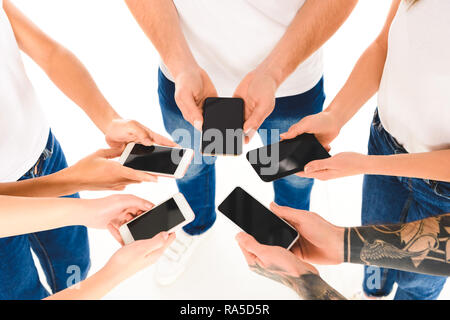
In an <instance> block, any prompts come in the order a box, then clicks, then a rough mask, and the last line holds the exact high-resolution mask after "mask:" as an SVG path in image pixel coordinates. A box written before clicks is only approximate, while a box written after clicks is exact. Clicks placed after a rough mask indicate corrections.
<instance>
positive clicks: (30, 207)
mask: <svg viewBox="0 0 450 320" xmlns="http://www.w3.org/2000/svg"><path fill="white" fill-rule="evenodd" d="M88 201H90V200H81V199H67V198H60V199H58V198H21V197H8V196H0V207H1V208H2V209H1V211H0V237H9V236H15V235H20V234H27V233H31V232H38V231H44V230H50V229H55V228H60V227H65V226H70V225H78V224H82V223H81V216H82V214H83V213H85V211H86V210H87V207H86V204H87V202H88Z"/></svg>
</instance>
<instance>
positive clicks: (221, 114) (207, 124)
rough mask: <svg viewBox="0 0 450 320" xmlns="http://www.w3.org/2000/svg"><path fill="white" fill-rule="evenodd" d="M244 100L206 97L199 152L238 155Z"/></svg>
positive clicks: (242, 137)
mask: <svg viewBox="0 0 450 320" xmlns="http://www.w3.org/2000/svg"><path fill="white" fill-rule="evenodd" d="M243 126H244V100H242V99H240V98H207V99H206V100H205V103H204V105H203V128H202V141H201V150H200V151H201V153H202V154H204V155H212V156H215V155H235V156H236V155H240V154H242V147H243V143H244V132H243Z"/></svg>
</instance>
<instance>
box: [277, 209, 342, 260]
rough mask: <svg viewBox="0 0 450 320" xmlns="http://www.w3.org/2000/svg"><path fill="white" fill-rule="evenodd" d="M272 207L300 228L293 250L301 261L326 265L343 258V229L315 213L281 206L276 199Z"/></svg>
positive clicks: (292, 224)
mask: <svg viewBox="0 0 450 320" xmlns="http://www.w3.org/2000/svg"><path fill="white" fill-rule="evenodd" d="M270 210H271V211H272V212H273V213H275V214H276V215H277V216H279V217H280V218H281V219H283V220H285V221H286V222H288V223H289V224H290V225H291V226H293V227H294V228H295V229H296V230H297V232H298V234H299V239H298V241H297V242H296V243H295V244H294V245H293V246H292V248H291V251H292V252H293V253H294V254H295V255H296V256H297V257H299V258H300V259H301V260H304V261H307V262H310V263H316V264H327V265H331V264H339V263H342V262H343V261H344V228H340V227H337V226H335V225H333V224H331V223H329V222H328V221H326V220H325V219H323V218H322V217H321V216H319V215H318V214H315V213H313V212H308V211H304V210H296V209H292V208H289V207H281V206H278V205H277V204H276V203H274V202H272V203H271V205H270Z"/></svg>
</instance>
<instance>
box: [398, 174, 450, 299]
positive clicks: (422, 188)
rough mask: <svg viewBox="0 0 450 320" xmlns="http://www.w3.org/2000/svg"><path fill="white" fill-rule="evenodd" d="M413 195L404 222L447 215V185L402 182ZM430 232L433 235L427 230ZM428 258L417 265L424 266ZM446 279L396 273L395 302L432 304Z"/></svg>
mask: <svg viewBox="0 0 450 320" xmlns="http://www.w3.org/2000/svg"><path fill="white" fill-rule="evenodd" d="M404 183H405V184H407V185H408V187H409V188H410V189H411V190H412V192H413V194H414V202H413V203H412V205H411V207H410V209H409V212H408V216H407V219H406V221H407V222H411V221H416V220H421V219H426V218H429V217H431V216H435V215H440V214H444V213H448V212H450V183H447V182H438V181H425V180H422V179H405V182H404ZM430 232H433V231H432V230H430ZM427 258H428V255H427V256H426V257H424V259H423V260H421V261H416V263H426V260H427ZM446 280H447V277H438V276H431V275H425V274H418V273H413V272H403V271H399V272H398V275H397V284H398V289H397V292H396V294H395V299H396V300H434V299H436V298H437V297H438V296H439V294H440V292H441V291H442V289H443V287H444V285H445V282H446Z"/></svg>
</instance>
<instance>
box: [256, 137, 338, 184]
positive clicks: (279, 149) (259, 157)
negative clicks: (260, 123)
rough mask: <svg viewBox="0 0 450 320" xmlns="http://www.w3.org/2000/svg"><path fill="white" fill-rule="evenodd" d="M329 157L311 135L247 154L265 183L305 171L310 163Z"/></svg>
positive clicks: (284, 141)
mask: <svg viewBox="0 0 450 320" xmlns="http://www.w3.org/2000/svg"><path fill="white" fill-rule="evenodd" d="M329 157H330V154H329V153H328V152H327V151H326V150H325V149H324V147H323V146H322V145H321V144H320V142H319V141H318V140H317V139H316V137H315V136H314V135H312V134H309V133H304V134H302V135H300V136H298V137H295V138H293V139H289V140H283V141H281V142H278V143H274V144H271V145H268V146H264V147H262V148H259V149H255V150H251V151H249V152H248V153H247V160H248V161H249V162H250V164H251V165H252V167H253V169H254V170H255V171H256V173H257V174H258V176H259V177H260V178H261V180H263V181H265V182H271V181H274V180H278V179H281V178H284V177H286V176H289V175H292V174H295V173H297V172H300V171H303V170H304V168H305V165H306V164H308V163H309V162H311V161H313V160H319V159H326V158H329Z"/></svg>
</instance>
